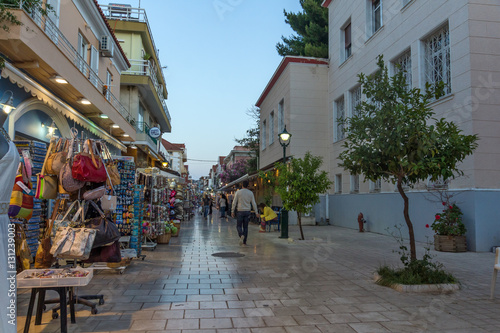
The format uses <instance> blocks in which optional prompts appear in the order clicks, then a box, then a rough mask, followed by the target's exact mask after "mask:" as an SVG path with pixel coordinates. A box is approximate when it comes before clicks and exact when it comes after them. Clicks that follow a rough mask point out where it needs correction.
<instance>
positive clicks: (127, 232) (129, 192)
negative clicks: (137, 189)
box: [114, 158, 135, 236]
mask: <svg viewBox="0 0 500 333" xmlns="http://www.w3.org/2000/svg"><path fill="white" fill-rule="evenodd" d="M115 162H116V166H117V168H118V172H119V174H120V184H119V185H117V186H114V189H115V195H116V196H117V206H116V219H115V220H116V224H117V226H118V230H120V233H121V235H122V236H131V235H132V226H133V223H134V221H135V220H134V185H135V163H134V159H133V158H132V159H131V160H130V158H120V159H116V161H115Z"/></svg>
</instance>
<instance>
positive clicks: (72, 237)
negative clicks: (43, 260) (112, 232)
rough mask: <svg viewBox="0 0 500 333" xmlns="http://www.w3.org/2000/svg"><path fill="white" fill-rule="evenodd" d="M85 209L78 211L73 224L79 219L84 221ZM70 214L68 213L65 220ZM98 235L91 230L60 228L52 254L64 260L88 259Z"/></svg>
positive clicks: (51, 250)
mask: <svg viewBox="0 0 500 333" xmlns="http://www.w3.org/2000/svg"><path fill="white" fill-rule="evenodd" d="M83 208H84V207H80V208H79V209H78V211H77V212H76V214H75V216H74V217H73V219H72V222H76V220H77V219H78V217H81V218H82V221H83V216H84V211H83ZM68 213H69V210H68ZM68 213H66V215H65V218H66V216H67V214H68ZM65 218H63V220H64V219H65ZM96 233H97V231H96V230H95V229H91V228H72V227H59V228H58V229H57V232H56V236H55V238H54V244H53V245H52V247H51V248H50V253H51V254H52V255H53V256H54V257H57V258H62V259H82V260H84V259H88V257H89V255H90V251H91V249H92V246H93V244H94V239H95V236H96Z"/></svg>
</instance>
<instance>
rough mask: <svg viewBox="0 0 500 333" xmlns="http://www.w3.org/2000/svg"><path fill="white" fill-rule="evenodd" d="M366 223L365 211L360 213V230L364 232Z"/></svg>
mask: <svg viewBox="0 0 500 333" xmlns="http://www.w3.org/2000/svg"><path fill="white" fill-rule="evenodd" d="M365 223H366V220H365V219H364V218H363V213H359V214H358V226H359V232H363V231H365V230H364V224H365Z"/></svg>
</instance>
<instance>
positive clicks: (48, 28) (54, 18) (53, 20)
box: [45, 0, 60, 44]
mask: <svg viewBox="0 0 500 333" xmlns="http://www.w3.org/2000/svg"><path fill="white" fill-rule="evenodd" d="M59 2H60V0H47V5H49V6H51V7H52V9H51V10H49V11H47V18H48V21H49V22H46V24H45V33H46V34H47V35H48V36H49V37H50V39H52V41H53V42H54V43H56V44H57V43H58V41H59V30H58V29H57V28H58V27H59V7H60V6H59Z"/></svg>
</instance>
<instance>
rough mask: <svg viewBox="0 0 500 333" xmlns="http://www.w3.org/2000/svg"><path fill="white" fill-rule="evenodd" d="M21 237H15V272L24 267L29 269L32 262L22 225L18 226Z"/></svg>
mask: <svg viewBox="0 0 500 333" xmlns="http://www.w3.org/2000/svg"><path fill="white" fill-rule="evenodd" d="M18 230H19V232H20V234H21V237H20V238H16V240H15V248H16V251H15V252H16V263H17V265H16V268H17V272H18V273H20V272H22V271H24V270H26V269H30V264H31V263H32V262H33V257H32V256H31V251H30V249H29V246H28V242H27V241H26V234H25V233H24V229H23V227H22V226H20V227H19V228H18Z"/></svg>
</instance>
